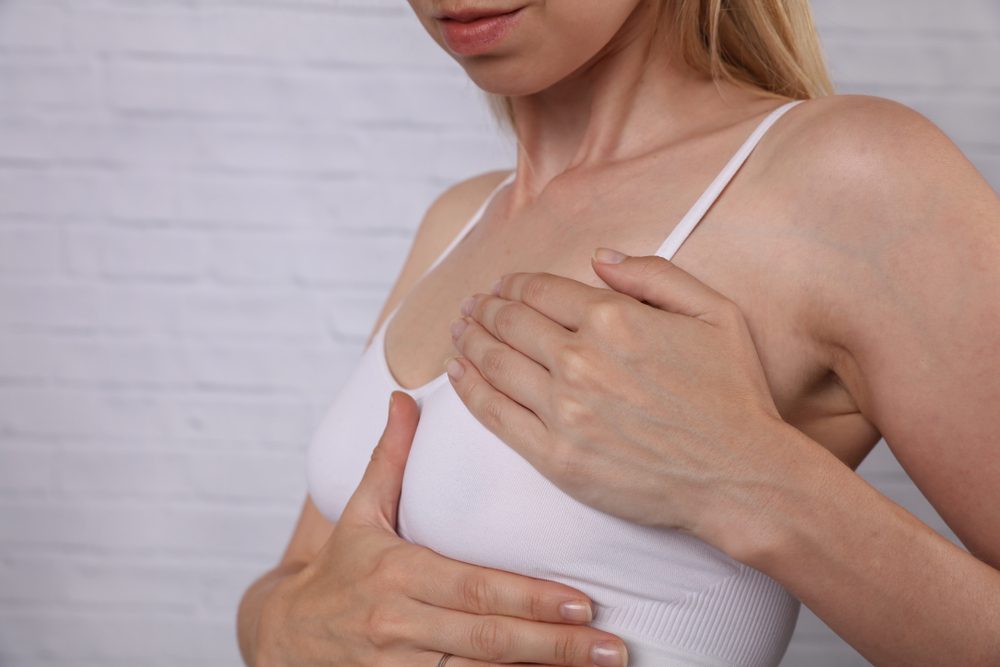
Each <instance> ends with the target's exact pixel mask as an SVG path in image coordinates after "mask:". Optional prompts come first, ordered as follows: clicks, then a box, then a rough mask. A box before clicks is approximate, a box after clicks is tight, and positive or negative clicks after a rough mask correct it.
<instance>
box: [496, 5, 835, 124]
mask: <svg viewBox="0 0 1000 667" xmlns="http://www.w3.org/2000/svg"><path fill="white" fill-rule="evenodd" d="M651 1H652V2H655V3H656V5H655V6H654V8H653V12H654V13H653V16H654V20H655V22H656V27H655V28H654V31H653V39H654V40H655V39H657V37H658V36H659V35H660V34H661V33H662V32H663V30H664V28H668V29H669V32H670V34H671V35H672V36H673V38H674V39H677V40H679V44H678V48H679V52H680V53H681V54H682V56H683V58H684V62H685V63H686V64H687V65H688V66H689V67H691V68H693V69H694V70H695V71H697V72H700V73H702V74H705V75H708V76H711V77H712V78H713V79H716V80H720V79H721V80H725V81H728V82H731V83H735V84H737V85H741V86H744V87H750V88H753V89H755V90H758V91H759V92H763V93H764V94H768V95H772V96H774V97H780V98H791V99H811V98H814V97H820V96H823V95H830V94H832V93H833V84H832V83H831V82H830V75H829V73H828V72H827V69H826V63H825V61H824V59H823V52H822V49H821V48H820V41H819V35H818V34H817V32H816V26H815V24H814V23H813V18H812V12H811V11H810V10H809V0H651ZM668 4H670V5H673V7H672V8H671V9H672V12H669V13H668V12H667V5H668ZM671 20H672V25H669V22H670V21H671ZM486 98H487V103H488V105H489V108H490V112H491V113H492V114H493V116H494V118H496V120H497V122H498V123H500V125H501V126H505V127H507V128H509V129H513V128H514V127H515V118H514V109H513V106H512V105H511V101H510V97H508V96H506V95H496V94H494V93H489V92H487V93H486Z"/></svg>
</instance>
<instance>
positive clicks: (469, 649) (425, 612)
mask: <svg viewBox="0 0 1000 667" xmlns="http://www.w3.org/2000/svg"><path fill="white" fill-rule="evenodd" d="M417 613H418V614H419V617H420V620H419V624H420V628H419V630H416V629H415V631H416V632H419V633H420V634H421V635H422V638H423V639H424V641H425V642H426V644H423V645H419V646H420V648H430V649H435V650H438V651H441V652H443V653H451V654H453V655H455V656H462V657H463V658H470V659H473V660H481V661H485V662H497V663H501V664H508V663H512V662H514V663H517V662H526V663H529V664H530V663H543V664H553V665H569V666H573V667H577V666H578V667H593V665H594V663H595V660H594V658H595V654H600V653H606V652H610V651H613V650H617V651H618V652H619V654H620V655H621V656H622V657H623V658H624V657H625V656H626V654H627V649H626V648H625V643H624V642H623V641H622V640H621V639H620V638H618V637H617V636H615V635H613V634H611V633H610V632H606V631H604V630H599V629H597V628H592V627H589V626H581V625H576V626H574V625H565V624H562V623H538V622H536V621H526V620H524V619H520V618H512V617H510V616H497V615H493V614H487V615H479V614H469V613H465V612H456V611H453V610H447V609H441V608H439V607H434V606H431V605H425V606H424V607H423V609H421V610H420V611H419V612H417ZM451 663H452V660H451V659H449V661H448V664H449V665H450V664H451ZM602 664H614V663H610V662H605V663H602ZM619 664H621V665H624V664H625V662H624V661H620V662H619Z"/></svg>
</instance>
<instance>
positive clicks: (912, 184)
mask: <svg viewBox="0 0 1000 667" xmlns="http://www.w3.org/2000/svg"><path fill="white" fill-rule="evenodd" d="M783 121H784V125H785V126H784V127H783V128H782V129H781V131H780V132H778V133H776V134H777V136H776V137H775V141H774V142H773V143H772V144H771V145H770V147H769V151H770V152H771V158H772V161H773V162H774V163H775V164H776V165H778V169H779V171H780V173H781V174H782V178H781V180H782V181H783V182H785V183H787V185H788V186H789V187H793V188H797V189H802V188H807V189H808V191H809V192H810V194H811V195H813V196H815V197H820V198H821V199H820V201H819V202H816V203H817V204H819V203H827V204H829V203H832V202H836V204H837V206H836V209H837V211H838V212H839V213H851V214H854V217H855V218H856V219H857V223H856V224H858V225H862V226H867V225H868V221H869V220H870V219H871V218H872V217H873V216H876V217H878V218H879V219H880V227H881V228H882V229H885V230H886V231H887V232H890V233H895V232H893V231H892V230H893V226H899V225H906V224H908V223H910V222H912V221H914V220H918V223H917V224H921V225H927V224H934V223H935V221H936V222H938V223H941V222H942V220H941V219H940V218H937V219H934V218H933V217H929V216H922V215H919V214H920V213H922V212H924V211H925V209H926V207H927V205H928V204H932V205H933V204H935V203H936V204H938V205H949V204H951V205H953V204H955V203H956V202H958V201H960V200H963V199H964V200H968V201H970V202H975V203H976V204H978V205H979V206H991V205H994V204H995V203H996V193H995V192H993V190H992V189H991V188H990V185H989V184H988V183H987V182H986V180H985V179H984V178H983V177H982V175H981V174H980V173H979V172H978V171H977V170H976V168H975V166H974V165H973V164H972V163H971V162H970V161H969V160H968V158H966V156H965V155H964V154H963V153H962V152H961V150H959V148H958V147H957V146H956V145H955V143H954V142H953V141H952V140H951V139H950V138H949V137H948V136H947V135H946V134H945V133H944V132H943V131H942V130H941V129H940V128H939V127H938V126H937V125H935V124H934V123H933V122H932V121H930V120H929V119H928V118H927V117H925V116H924V115H922V114H921V113H919V112H918V111H916V110H914V109H912V108H910V107H908V106H906V105H904V104H901V103H899V102H896V101H893V100H889V99H886V98H881V97H874V96H870V95H833V96H829V97H824V98H818V99H814V100H809V101H807V102H805V103H803V104H801V105H799V106H798V107H796V108H795V109H792V110H791V111H790V112H789V113H788V114H787V115H786V117H785V118H784V119H783ZM845 207H846V208H845ZM911 214H917V215H916V216H914V215H911ZM815 219H816V220H817V221H818V222H820V223H823V222H826V221H825V220H824V219H823V217H822V216H819V217H816V218H815ZM841 223H843V220H841ZM840 229H842V230H843V229H845V228H844V227H843V226H841V227H840ZM847 230H848V231H853V230H851V229H850V228H849V227H848V228H847Z"/></svg>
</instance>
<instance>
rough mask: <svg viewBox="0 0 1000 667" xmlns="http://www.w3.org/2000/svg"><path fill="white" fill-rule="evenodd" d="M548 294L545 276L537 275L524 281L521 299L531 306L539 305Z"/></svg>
mask: <svg viewBox="0 0 1000 667" xmlns="http://www.w3.org/2000/svg"><path fill="white" fill-rule="evenodd" d="M546 292H548V281H547V280H546V279H545V274H541V273H536V274H533V275H531V276H529V277H527V278H525V279H524V284H523V285H522V286H521V298H522V300H523V301H524V302H525V303H526V304H528V305H529V306H530V305H532V304H537V303H539V302H540V301H541V300H542V299H544V298H545V294H546Z"/></svg>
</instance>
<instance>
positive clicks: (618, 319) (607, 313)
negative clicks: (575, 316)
mask: <svg viewBox="0 0 1000 667" xmlns="http://www.w3.org/2000/svg"><path fill="white" fill-rule="evenodd" d="M583 322H584V325H585V326H587V327H588V328H589V329H591V330H593V331H595V332H597V333H598V334H612V333H615V332H617V331H620V330H621V329H622V328H623V327H624V326H625V308H624V305H623V304H622V303H621V302H620V301H619V300H618V299H613V298H610V297H604V298H601V299H598V300H597V301H596V302H594V303H592V304H590V306H589V307H588V308H587V309H586V311H585V312H584V317H583Z"/></svg>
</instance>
